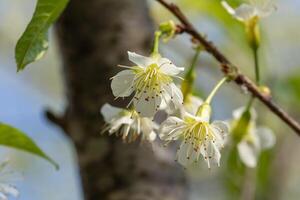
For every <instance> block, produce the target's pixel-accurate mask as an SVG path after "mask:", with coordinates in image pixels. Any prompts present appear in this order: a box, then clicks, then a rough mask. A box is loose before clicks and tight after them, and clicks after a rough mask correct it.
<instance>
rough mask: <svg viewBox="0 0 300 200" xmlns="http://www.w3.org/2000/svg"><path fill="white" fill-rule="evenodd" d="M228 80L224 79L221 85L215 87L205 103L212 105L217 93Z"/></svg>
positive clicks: (220, 82)
mask: <svg viewBox="0 0 300 200" xmlns="http://www.w3.org/2000/svg"><path fill="white" fill-rule="evenodd" d="M227 80H228V77H224V78H222V79H221V80H220V81H219V83H218V84H217V85H216V86H215V87H214V89H213V90H212V91H211V92H210V94H209V96H208V97H207V99H206V100H205V103H207V104H210V103H211V100H212V98H213V97H214V96H215V94H216V93H217V91H218V89H219V88H220V87H221V86H222V85H223V83H225V82H226V81H227Z"/></svg>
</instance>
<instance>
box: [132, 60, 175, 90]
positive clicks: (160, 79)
mask: <svg viewBox="0 0 300 200" xmlns="http://www.w3.org/2000/svg"><path fill="white" fill-rule="evenodd" d="M135 72H136V78H135V80H134V87H135V89H136V91H137V93H138V94H139V93H142V92H144V93H151V94H157V95H158V93H162V86H163V85H166V84H169V83H171V82H172V78H171V77H170V76H168V75H166V74H164V73H162V72H161V70H160V66H158V65H157V64H151V65H149V66H148V67H146V68H145V69H141V68H136V70H135Z"/></svg>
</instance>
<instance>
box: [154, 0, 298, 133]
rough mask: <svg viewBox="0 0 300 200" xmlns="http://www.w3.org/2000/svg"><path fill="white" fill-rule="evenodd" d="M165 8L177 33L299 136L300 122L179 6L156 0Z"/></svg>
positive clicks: (163, 0)
mask: <svg viewBox="0 0 300 200" xmlns="http://www.w3.org/2000/svg"><path fill="white" fill-rule="evenodd" d="M156 1H158V2H159V3H160V4H162V5H163V6H164V7H165V8H167V9H168V10H169V11H170V12H171V13H172V14H173V15H174V16H176V18H177V19H178V20H179V21H180V22H181V25H179V26H178V27H179V29H180V30H179V31H177V32H178V33H183V32H185V33H187V34H189V35H190V36H192V37H193V38H194V39H195V40H196V41H198V42H199V43H200V44H201V45H203V47H204V48H205V50H206V51H207V52H208V53H210V54H211V55H212V56H213V57H214V58H215V59H216V60H217V61H218V62H219V63H220V67H221V70H222V71H223V73H224V74H225V75H234V77H233V80H234V81H235V83H236V84H238V85H239V86H241V87H245V88H247V90H248V91H249V92H250V93H252V95H253V96H254V97H256V98H258V99H259V100H260V101H261V102H262V103H263V104H265V106H267V107H268V108H269V109H270V110H271V111H272V112H273V113H274V114H275V115H277V116H278V117H279V118H280V119H281V120H282V121H284V122H285V123H286V124H287V125H288V126H289V127H291V128H292V129H293V130H294V131H295V132H296V133H297V134H298V135H299V136H300V124H299V123H298V122H297V121H296V120H295V119H294V118H293V117H291V116H290V115H289V114H288V113H287V112H285V111H284V110H283V109H282V108H280V107H279V106H278V105H276V104H275V103H274V102H273V101H272V99H271V96H269V95H265V94H264V93H262V92H261V91H260V90H259V88H258V86H257V85H256V84H254V83H253V82H252V81H251V80H250V79H249V78H248V77H247V76H245V75H243V74H242V73H241V72H240V71H239V70H238V68H237V67H235V66H234V65H233V64H232V63H231V62H230V61H229V60H228V59H227V58H226V57H225V56H224V55H223V54H222V53H221V52H220V51H219V50H218V49H217V48H216V46H215V45H214V44H213V43H212V42H210V41H208V40H207V39H206V38H205V37H204V36H203V35H201V34H200V33H199V32H198V31H197V30H196V28H195V27H194V26H193V25H192V24H191V23H190V21H189V20H188V19H187V17H186V16H185V15H184V14H183V12H182V11H181V10H180V9H179V7H178V6H177V5H175V4H173V3H168V2H166V1H165V0H156Z"/></svg>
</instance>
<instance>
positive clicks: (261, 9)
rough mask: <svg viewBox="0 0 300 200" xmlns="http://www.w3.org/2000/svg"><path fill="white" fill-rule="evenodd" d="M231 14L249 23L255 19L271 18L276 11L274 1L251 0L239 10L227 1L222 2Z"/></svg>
mask: <svg viewBox="0 0 300 200" xmlns="http://www.w3.org/2000/svg"><path fill="white" fill-rule="evenodd" d="M221 3H222V5H223V7H224V8H225V9H226V10H227V12H228V13H229V14H231V15H232V16H233V17H235V18H236V19H237V20H239V21H242V22H248V21H251V20H252V19H255V18H263V17H267V16H269V15H270V14H271V13H272V12H273V11H274V10H275V9H276V7H275V5H274V3H273V0H249V1H248V3H243V4H241V5H240V6H239V7H238V8H236V9H234V8H232V7H231V6H230V5H229V4H228V3H227V2H226V1H222V2H221Z"/></svg>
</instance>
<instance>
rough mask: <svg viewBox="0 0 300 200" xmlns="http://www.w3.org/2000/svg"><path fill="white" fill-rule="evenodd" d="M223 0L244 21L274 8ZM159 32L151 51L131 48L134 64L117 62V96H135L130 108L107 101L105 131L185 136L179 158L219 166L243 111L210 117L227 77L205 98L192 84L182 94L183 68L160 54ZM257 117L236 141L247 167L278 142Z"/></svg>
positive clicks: (129, 138)
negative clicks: (226, 118)
mask: <svg viewBox="0 0 300 200" xmlns="http://www.w3.org/2000/svg"><path fill="white" fill-rule="evenodd" d="M222 5H223V6H224V7H225V8H226V9H227V11H228V12H229V13H230V14H232V15H233V16H234V17H235V18H237V19H238V20H240V21H243V22H245V23H247V22H248V21H249V20H250V21H251V20H252V19H255V20H256V19H258V18H261V17H265V16H267V15H269V14H270V13H271V12H272V11H273V10H274V6H273V4H271V2H269V1H264V2H262V1H258V0H257V1H254V0H252V1H251V0H250V2H249V4H242V5H241V6H240V7H239V8H237V9H233V8H231V7H230V6H229V5H228V4H227V3H226V2H225V1H222ZM255 23H256V22H255ZM170 24H171V25H172V23H167V24H164V26H163V27H164V30H168V32H170V33H171V32H172V31H170V30H172V27H174V24H173V26H170ZM173 34H174V33H173ZM161 35H162V32H159V31H156V32H155V42H154V49H153V52H152V54H151V56H150V57H145V56H142V55H139V54H136V53H133V52H128V57H129V60H130V61H131V62H132V63H133V64H134V65H133V66H124V65H119V66H120V67H122V68H125V70H123V71H121V72H119V73H117V74H116V75H115V76H114V77H112V78H111V89H112V93H113V95H114V96H115V97H116V99H117V98H120V97H122V98H124V97H130V98H131V100H130V101H129V104H128V106H127V108H126V109H123V108H117V107H113V106H111V105H109V104H105V105H103V107H102V109H101V114H102V115H103V117H104V120H105V122H106V125H105V127H104V129H103V131H102V132H103V133H104V132H108V134H109V135H112V134H115V135H117V136H120V137H122V139H123V140H124V141H126V142H133V141H136V140H137V139H138V138H140V140H141V141H150V142H153V141H154V140H155V139H156V138H157V135H159V137H160V139H161V140H163V141H165V142H166V144H168V143H169V142H172V141H175V140H181V141H182V142H181V145H180V147H179V148H178V152H177V158H176V160H177V161H178V162H179V163H180V164H182V165H183V166H188V165H190V164H192V163H193V162H197V161H198V160H199V158H200V157H201V156H202V157H203V159H204V161H205V162H206V163H207V165H208V167H209V168H210V167H211V165H212V164H217V165H218V166H219V165H220V159H221V152H220V150H221V149H222V148H223V147H224V145H225V141H230V140H225V138H226V136H227V135H229V132H230V131H229V130H230V129H232V127H231V128H230V127H229V126H228V124H231V125H234V124H235V123H236V122H237V121H238V119H239V118H240V117H241V112H242V111H241V110H240V111H239V112H234V119H233V120H231V123H226V122H223V121H214V122H212V123H211V121H210V119H211V106H210V102H211V99H212V98H213V96H214V95H215V93H216V91H217V90H218V89H219V87H220V86H221V85H222V84H223V83H224V82H226V80H227V78H224V79H222V80H221V81H220V82H219V84H217V86H216V87H215V88H214V89H213V90H212V92H211V94H210V95H209V96H208V98H207V99H206V100H205V101H203V100H202V99H200V98H199V97H197V96H194V95H193V94H192V91H190V90H187V92H184V93H185V94H184V95H183V94H182V90H181V89H180V87H178V86H177V85H176V84H175V83H174V78H179V79H181V77H179V74H180V73H181V72H182V71H184V68H181V67H177V66H175V65H174V64H173V63H172V62H171V61H170V60H169V59H167V58H163V57H161V56H160V54H159V53H158V40H159V37H160V36H161ZM196 55H198V54H196ZM192 66H194V65H192ZM193 69H194V68H193V67H191V68H190V71H189V72H193V71H192V70H193ZM188 74H189V73H187V77H188ZM191 80H192V79H191ZM185 84H190V82H189V79H188V78H187V80H185V83H184V84H182V86H184V85H185ZM192 84H193V81H191V85H192ZM188 87H190V88H189V89H191V88H192V86H188ZM183 91H184V90H183ZM159 110H164V111H165V112H166V113H167V114H168V117H167V118H166V119H165V121H163V122H162V123H161V124H160V125H159V124H157V123H155V122H154V119H155V115H156V113H157V112H158V111H159ZM255 120H256V119H255V118H253V119H251V126H250V127H249V128H248V129H247V130H244V132H245V134H244V137H243V138H242V139H241V141H239V144H238V145H237V148H238V151H239V154H240V158H241V160H242V161H243V162H244V163H245V165H247V166H249V167H254V166H256V163H257V157H258V155H259V154H260V152H261V151H262V150H263V149H266V148H270V147H272V146H273V145H274V143H275V139H274V136H273V134H272V133H271V131H270V130H269V129H267V128H261V127H259V128H256V126H255Z"/></svg>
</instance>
